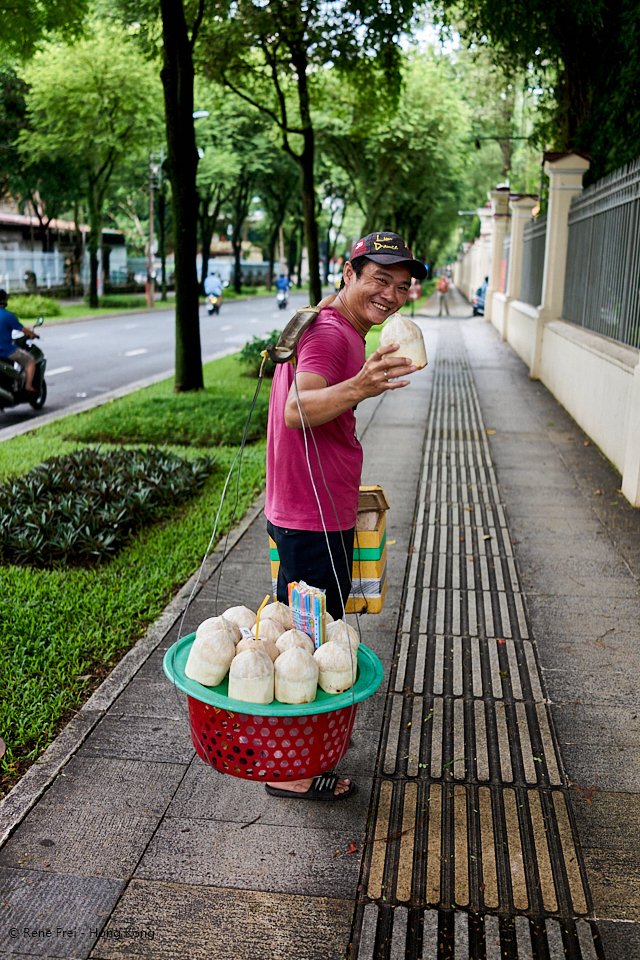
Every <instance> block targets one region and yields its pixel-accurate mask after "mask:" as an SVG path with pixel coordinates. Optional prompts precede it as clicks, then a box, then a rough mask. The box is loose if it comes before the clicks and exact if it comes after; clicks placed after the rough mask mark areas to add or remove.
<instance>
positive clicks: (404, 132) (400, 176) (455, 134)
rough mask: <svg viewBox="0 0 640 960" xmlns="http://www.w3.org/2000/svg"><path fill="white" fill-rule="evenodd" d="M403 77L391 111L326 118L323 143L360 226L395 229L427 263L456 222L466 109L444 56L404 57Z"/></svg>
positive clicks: (461, 188) (466, 128) (365, 229)
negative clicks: (371, 117)
mask: <svg viewBox="0 0 640 960" xmlns="http://www.w3.org/2000/svg"><path fill="white" fill-rule="evenodd" d="M403 79H404V83H403V88H402V93H401V95H400V101H399V104H398V109H397V111H396V112H395V113H394V114H393V115H391V116H389V117H388V118H387V119H386V120H384V121H379V122H376V123H375V124H369V123H366V124H362V123H361V122H360V115H359V111H358V110H357V109H354V110H353V114H352V117H351V119H350V121H347V120H346V117H344V116H343V117H342V118H341V119H340V120H339V121H337V120H336V121H335V122H334V124H333V129H331V127H330V126H329V125H328V124H327V126H326V127H325V130H324V133H323V143H324V144H325V145H326V150H327V151H329V152H331V155H332V157H333V159H334V161H335V163H336V164H339V165H340V166H341V167H342V168H343V169H344V170H345V172H346V173H347V174H348V176H349V179H350V181H351V185H352V189H353V197H354V199H355V202H356V203H357V205H358V206H359V207H360V210H361V211H362V215H363V220H364V223H363V226H362V233H363V234H366V233H369V232H372V231H375V230H380V229H383V230H394V231H396V232H397V233H399V234H401V235H402V236H403V237H404V239H405V241H406V242H407V243H408V244H409V246H410V247H411V248H412V250H413V252H414V255H417V256H419V257H421V258H422V259H424V260H426V261H427V262H429V263H433V261H434V259H435V258H436V257H437V256H438V254H439V252H440V251H441V249H442V248H443V246H444V245H445V244H446V243H447V242H448V240H449V238H450V236H451V233H452V230H453V229H454V227H455V226H457V223H458V210H459V209H460V205H461V201H462V198H463V192H464V174H465V166H464V161H465V156H466V154H467V153H468V152H469V151H470V150H471V148H472V145H471V144H470V143H469V120H468V113H467V111H466V109H465V106H464V104H463V102H462V100H461V98H460V95H459V93H457V92H456V91H455V89H453V88H454V87H455V84H454V83H452V77H451V72H450V70H449V65H448V63H447V62H446V61H444V60H440V61H438V60H435V59H433V58H429V57H422V56H417V57H415V58H407V59H406V61H405V64H404V67H403ZM426 90H428V91H429V96H428V97H425V91H426ZM337 95H338V94H336V96H337ZM342 95H343V96H346V95H348V90H347V89H346V88H344V87H343V90H342ZM356 102H357V101H356Z"/></svg>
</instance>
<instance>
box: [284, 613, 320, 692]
mask: <svg viewBox="0 0 640 960" xmlns="http://www.w3.org/2000/svg"><path fill="white" fill-rule="evenodd" d="M276 647H277V648H278V650H279V651H280V653H284V652H285V650H293V649H294V647H301V648H302V649H303V650H306V651H307V653H308V654H309V655H310V656H313V654H314V651H315V647H314V645H313V640H312V639H311V637H309V636H307V634H306V633H303V632H302V630H287V632H286V633H283V634H282V636H281V637H278V639H277V640H276ZM278 699H279V698H278Z"/></svg>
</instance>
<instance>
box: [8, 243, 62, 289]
mask: <svg viewBox="0 0 640 960" xmlns="http://www.w3.org/2000/svg"><path fill="white" fill-rule="evenodd" d="M31 273H32V274H33V275H34V276H35V285H36V286H39V287H52V286H57V285H58V284H60V283H63V282H64V257H63V255H62V254H61V253H43V252H42V251H41V250H33V251H31V250H0V286H2V287H4V289H5V290H23V289H25V287H28V286H29V284H28V282H27V274H31Z"/></svg>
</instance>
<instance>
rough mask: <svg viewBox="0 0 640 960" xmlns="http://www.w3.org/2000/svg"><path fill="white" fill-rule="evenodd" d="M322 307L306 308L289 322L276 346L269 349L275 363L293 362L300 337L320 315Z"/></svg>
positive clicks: (268, 351)
mask: <svg viewBox="0 0 640 960" xmlns="http://www.w3.org/2000/svg"><path fill="white" fill-rule="evenodd" d="M320 310H321V308H320V307H304V308H303V309H302V310H298V312H297V313H296V314H295V315H294V316H293V317H292V318H291V320H289V323H288V324H287V325H286V327H285V328H284V330H283V331H282V333H281V334H280V338H279V339H278V342H277V343H276V344H275V346H272V347H267V353H268V354H269V356H270V357H271V359H272V360H273V362H274V363H289V361H290V360H293V358H294V357H295V354H296V349H297V347H298V342H299V340H300V337H301V336H302V334H303V333H304V332H305V330H306V329H307V328H308V327H310V326H311V324H312V323H313V321H314V320H315V319H316V317H317V316H318V314H319V313H320Z"/></svg>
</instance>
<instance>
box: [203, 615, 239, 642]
mask: <svg viewBox="0 0 640 960" xmlns="http://www.w3.org/2000/svg"><path fill="white" fill-rule="evenodd" d="M211 619H212V620H215V619H218V618H216V617H212V618H211ZM219 619H220V620H224V622H225V623H226V625H227V627H228V628H229V629H230V630H231V639H232V640H233V642H234V643H238V641H239V640H242V630H241V629H240V627H239V626H238V624H237V623H234V622H233V620H227V618H226V617H225V616H224V615H223V616H222V617H220V618H219ZM206 622H207V621H206V620H205V623H206Z"/></svg>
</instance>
